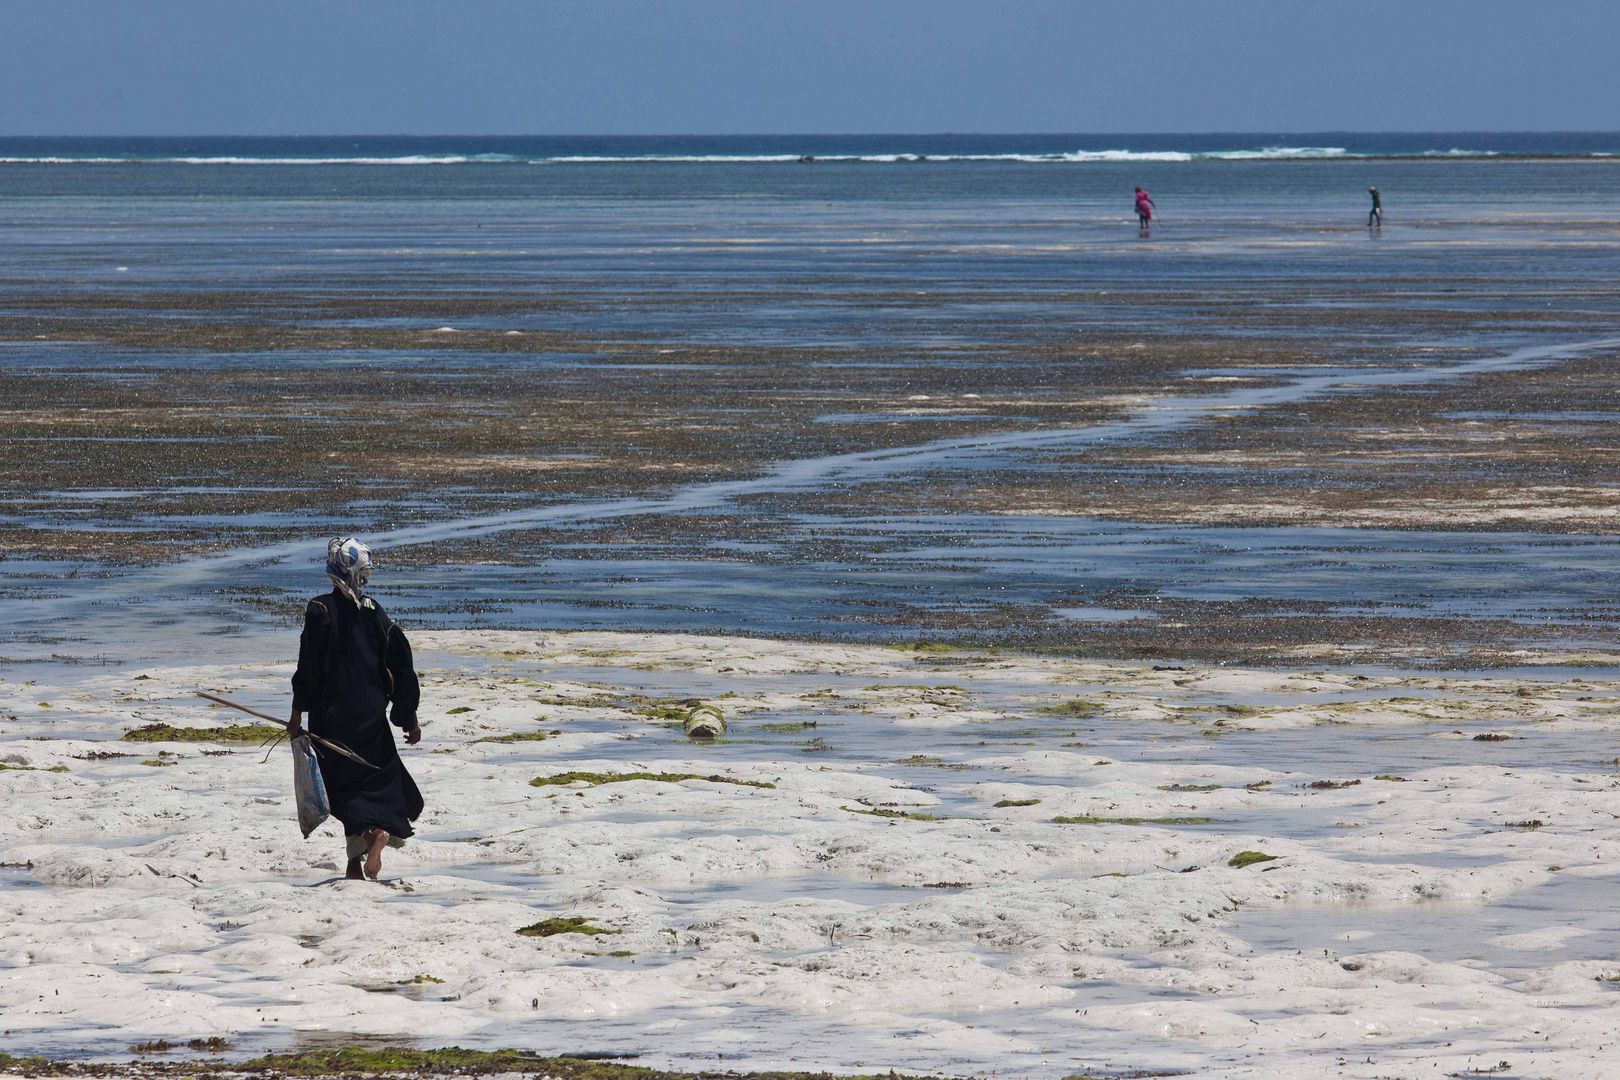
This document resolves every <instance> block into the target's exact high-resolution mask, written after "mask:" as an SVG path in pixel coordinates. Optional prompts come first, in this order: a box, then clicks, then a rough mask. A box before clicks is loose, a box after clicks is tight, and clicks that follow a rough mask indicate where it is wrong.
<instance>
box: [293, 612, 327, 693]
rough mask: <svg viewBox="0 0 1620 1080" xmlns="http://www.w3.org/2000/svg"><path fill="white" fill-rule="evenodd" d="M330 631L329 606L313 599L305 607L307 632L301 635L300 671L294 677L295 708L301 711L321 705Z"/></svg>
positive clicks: (299, 639)
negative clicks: (325, 657)
mask: <svg viewBox="0 0 1620 1080" xmlns="http://www.w3.org/2000/svg"><path fill="white" fill-rule="evenodd" d="M330 630H331V623H330V622H329V621H328V616H327V612H326V606H325V605H324V604H322V603H321V602H320V601H319V600H311V601H310V602H309V607H308V608H306V609H305V610H304V632H303V633H302V634H300V635H299V637H298V670H297V671H295V672H293V677H292V690H293V699H292V707H293V708H295V709H297V710H298V711H299V712H310V711H311V710H313V709H314V707H315V706H316V705H318V704H320V701H321V689H322V686H321V684H322V681H323V679H324V675H325V670H324V669H325V666H326V665H325V664H324V663H322V658H323V657H324V656H325V654H326V635H327V634H328V633H329V632H330Z"/></svg>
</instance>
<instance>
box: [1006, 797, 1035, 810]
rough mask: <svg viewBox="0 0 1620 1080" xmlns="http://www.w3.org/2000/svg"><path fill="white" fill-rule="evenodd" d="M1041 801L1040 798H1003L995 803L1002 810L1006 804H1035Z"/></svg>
mask: <svg viewBox="0 0 1620 1080" xmlns="http://www.w3.org/2000/svg"><path fill="white" fill-rule="evenodd" d="M1040 801H1041V800H1039V799H1002V800H1001V801H1000V802H998V803H996V804H995V808H996V809H997V810H1000V809H1001V808H1002V807H1004V806H1034V805H1035V804H1036V803H1038V802H1040Z"/></svg>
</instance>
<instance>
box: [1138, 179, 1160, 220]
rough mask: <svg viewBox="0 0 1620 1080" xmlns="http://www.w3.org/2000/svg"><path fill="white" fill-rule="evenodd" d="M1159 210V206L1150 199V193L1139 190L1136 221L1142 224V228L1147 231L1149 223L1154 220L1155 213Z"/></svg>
mask: <svg viewBox="0 0 1620 1080" xmlns="http://www.w3.org/2000/svg"><path fill="white" fill-rule="evenodd" d="M1157 209H1158V206H1157V205H1156V204H1155V203H1154V201H1153V200H1152V199H1151V198H1149V197H1148V193H1147V192H1145V191H1143V190H1142V189H1141V188H1137V189H1136V220H1137V221H1138V222H1140V223H1141V226H1142V228H1144V229H1145V228H1147V227H1148V222H1150V221H1152V220H1153V211H1155V210H1157Z"/></svg>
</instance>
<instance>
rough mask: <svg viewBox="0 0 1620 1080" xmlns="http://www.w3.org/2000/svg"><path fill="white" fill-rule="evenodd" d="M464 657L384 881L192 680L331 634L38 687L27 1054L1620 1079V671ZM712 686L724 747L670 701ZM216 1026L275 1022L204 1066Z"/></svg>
mask: <svg viewBox="0 0 1620 1080" xmlns="http://www.w3.org/2000/svg"><path fill="white" fill-rule="evenodd" d="M418 648H419V656H420V657H421V661H420V662H421V666H422V670H423V676H424V700H425V702H427V704H426V707H425V709H424V712H423V717H424V726H425V728H426V730H427V738H426V739H425V740H424V741H423V743H422V744H421V745H420V746H418V747H414V748H410V749H408V750H406V751H405V752H406V757H407V762H408V765H409V767H410V769H411V770H412V772H413V773H414V774H415V775H416V777H417V778H418V780H419V782H420V783H421V784H422V786H423V788H424V790H426V791H429V792H432V798H431V799H430V802H429V809H428V811H427V813H426V814H425V815H424V816H423V818H422V820H421V821H420V822H419V823H418V830H419V831H418V835H417V836H416V837H415V838H413V839H412V840H411V841H410V842H409V843H408V844H407V846H406V847H405V848H404V849H403V850H401V851H391V852H389V854H388V856H387V859H386V861H385V872H384V874H383V880H382V881H381V882H380V883H371V882H349V881H344V880H342V879H341V877H340V876H339V875H338V872H337V868H338V866H339V861H340V856H341V852H342V838H341V835H340V830H338V829H337V828H336V826H335V824H333V823H329V824H327V825H326V826H323V827H322V828H321V829H320V830H319V831H318V832H317V833H316V834H315V835H314V836H312V837H311V838H310V839H309V840H307V841H305V840H300V839H299V838H298V832H297V829H296V827H295V825H294V823H293V809H292V800H291V775H290V772H291V771H290V770H288V769H287V768H286V767H285V765H286V763H285V760H284V759H283V758H282V757H281V756H279V755H274V756H272V758H271V760H270V761H269V762H268V763H267V762H266V761H265V760H264V755H263V754H262V753H260V752H259V751H258V750H256V749H254V748H252V747H243V746H242V745H241V744H240V742H237V741H233V740H234V736H233V734H232V731H231V729H230V728H229V727H228V726H227V725H228V724H229V723H230V716H229V715H228V712H229V710H224V709H221V708H218V707H212V706H210V705H209V704H208V703H206V702H199V701H198V700H197V699H196V698H195V697H193V696H192V693H191V691H192V690H193V689H195V688H198V687H201V688H206V689H208V690H210V691H211V692H217V693H221V694H224V695H227V696H230V697H232V698H235V699H238V700H242V701H244V703H249V704H266V703H269V702H271V701H274V700H275V699H277V698H279V697H280V696H281V694H282V693H283V685H284V681H285V679H286V678H287V677H288V676H289V674H290V672H291V667H292V664H291V658H290V656H288V657H286V658H281V659H277V658H273V657H272V658H261V659H260V660H258V661H251V662H239V663H231V664H203V665H198V664H181V663H164V664H156V665H149V666H141V667H118V668H114V667H108V668H99V667H97V668H83V667H77V666H71V665H69V666H61V667H58V669H57V671H56V672H55V673H54V674H51V675H46V673H45V672H44V671H43V670H42V669H37V670H36V671H35V672H34V674H35V675H36V676H37V677H35V678H33V679H32V680H30V681H28V682H25V683H18V682H17V681H15V680H13V679H11V678H5V679H4V681H0V738H4V740H5V748H6V750H7V754H6V757H5V761H6V770H5V771H4V772H0V788H3V789H4V798H5V802H6V805H7V807H8V809H9V810H10V811H11V813H9V814H8V815H7V817H6V820H5V821H4V822H3V823H0V863H3V864H4V865H5V867H6V869H5V870H4V871H3V877H0V906H3V907H4V909H5V911H6V914H7V918H6V920H5V926H4V929H3V930H0V962H3V963H4V965H5V966H4V968H3V969H0V1003H3V1007H4V1009H5V1014H6V1024H7V1029H8V1030H7V1034H6V1038H7V1043H8V1046H10V1047H12V1048H13V1051H12V1052H14V1053H33V1054H43V1055H46V1056H48V1057H53V1058H60V1057H62V1056H63V1055H64V1054H66V1055H70V1056H72V1055H76V1056H78V1057H80V1058H81V1059H82V1058H84V1057H85V1056H88V1057H89V1058H90V1059H94V1060H101V1061H108V1062H117V1061H121V1060H126V1057H127V1048H128V1047H132V1046H135V1045H137V1044H146V1045H151V1044H157V1043H167V1044H168V1045H169V1046H170V1047H171V1048H172V1049H171V1050H170V1051H169V1052H168V1053H167V1054H166V1055H161V1057H162V1059H163V1060H171V1059H173V1060H177V1061H178V1062H180V1063H183V1062H185V1061H190V1060H199V1061H200V1060H205V1059H222V1060H223V1061H225V1062H226V1063H227V1065H228V1064H229V1063H230V1062H231V1061H243V1062H245V1061H249V1060H250V1059H254V1058H257V1057H260V1056H261V1055H262V1054H264V1053H265V1052H266V1051H288V1050H289V1049H308V1050H310V1051H315V1050H319V1049H320V1048H321V1047H323V1046H324V1047H328V1048H335V1047H340V1046H346V1045H365V1046H371V1047H379V1048H388V1047H395V1048H400V1049H407V1050H408V1049H411V1048H416V1047H423V1046H450V1045H454V1046H460V1047H465V1048H469V1049H476V1050H501V1049H505V1048H508V1047H512V1046H523V1047H527V1048H531V1049H532V1050H533V1052H534V1053H537V1054H540V1055H542V1056H545V1055H551V1056H556V1055H557V1054H562V1053H579V1052H589V1053H592V1054H601V1055H636V1056H635V1057H634V1058H629V1057H625V1058H624V1060H625V1061H626V1062H627V1063H630V1064H635V1065H637V1066H645V1067H652V1068H657V1069H665V1070H671V1071H676V1072H682V1073H693V1072H713V1071H715V1070H723V1069H735V1070H779V1071H794V1070H810V1071H817V1070H823V1069H831V1070H834V1071H837V1072H861V1071H871V1070H874V1069H882V1070H887V1069H889V1068H891V1067H892V1068H897V1069H901V1070H910V1071H920V1072H936V1071H937V1072H942V1073H945V1074H947V1075H969V1074H978V1073H980V1072H989V1071H991V1070H999V1071H1005V1070H1008V1069H1009V1068H1010V1069H1012V1070H1015V1071H1017V1072H1018V1073H1019V1074H1021V1075H1031V1076H1053V1077H1058V1076H1067V1075H1075V1074H1079V1075H1099V1076H1108V1075H1121V1074H1125V1073H1128V1072H1129V1071H1130V1070H1149V1071H1150V1072H1151V1071H1152V1070H1157V1071H1160V1072H1161V1073H1164V1072H1166V1071H1168V1072H1170V1073H1175V1072H1177V1071H1182V1070H1192V1071H1196V1072H1199V1073H1200V1074H1205V1075H1232V1076H1278V1077H1285V1076H1286V1077H1294V1076H1299V1075H1314V1073H1313V1072H1311V1071H1310V1070H1313V1069H1314V1070H1316V1071H1318V1072H1321V1071H1324V1070H1327V1069H1328V1068H1329V1067H1330V1066H1331V1067H1332V1069H1333V1070H1337V1069H1340V1068H1342V1069H1344V1075H1351V1076H1363V1075H1364V1076H1368V1077H1373V1076H1383V1075H1389V1074H1390V1070H1391V1069H1394V1070H1396V1071H1397V1072H1398V1071H1401V1070H1406V1069H1422V1070H1424V1071H1426V1070H1428V1069H1429V1068H1431V1067H1434V1066H1439V1067H1440V1068H1441V1069H1443V1070H1444V1071H1445V1072H1447V1073H1453V1072H1456V1073H1466V1071H1467V1070H1468V1069H1469V1068H1474V1067H1479V1066H1482V1065H1484V1066H1490V1067H1494V1066H1495V1065H1496V1064H1497V1062H1498V1061H1500V1060H1503V1059H1509V1060H1513V1061H1515V1062H1530V1063H1533V1069H1532V1070H1531V1072H1532V1074H1534V1075H1557V1076H1560V1077H1579V1076H1590V1077H1598V1076H1601V1075H1603V1070H1604V1068H1606V1066H1605V1065H1604V1064H1603V1063H1604V1062H1606V1061H1608V1060H1610V1057H1611V1051H1612V1047H1613V1042H1612V1040H1615V1039H1617V1038H1620V1029H1617V1028H1616V1026H1615V1019H1614V1017H1615V1010H1614V1009H1613V1007H1612V1006H1613V996H1614V994H1615V992H1616V991H1615V987H1616V986H1617V985H1620V964H1617V962H1616V959H1615V957H1616V949H1617V947H1620V924H1617V923H1616V921H1615V917H1614V910H1613V905H1611V904H1608V903H1606V902H1602V901H1601V899H1600V898H1601V897H1602V896H1604V895H1606V894H1607V893H1609V892H1610V891H1612V889H1613V888H1614V887H1615V884H1616V877H1617V875H1620V869H1617V868H1620V824H1617V820H1620V819H1617V816H1616V815H1615V814H1614V813H1612V811H1613V809H1614V807H1613V802H1614V798H1615V792H1616V790H1617V789H1620V771H1617V763H1616V761H1615V759H1613V758H1612V757H1608V756H1607V755H1609V754H1612V753H1614V747H1615V743H1616V734H1617V731H1620V681H1617V680H1620V676H1617V675H1616V670H1617V669H1620V665H1615V660H1616V659H1617V658H1609V661H1608V662H1609V663H1610V664H1611V665H1615V666H1609V667H1606V668H1604V669H1603V670H1601V671H1594V670H1583V669H1573V670H1572V669H1561V670H1559V669H1543V670H1542V671H1541V672H1540V673H1539V674H1536V675H1533V676H1531V675H1525V676H1520V677H1506V676H1502V675H1495V676H1486V675H1462V674H1453V675H1438V674H1410V673H1407V674H1402V673H1394V672H1385V673H1374V674H1367V673H1358V674H1349V673H1344V672H1335V671H1329V670H1312V671H1294V672H1277V671H1267V670H1257V669H1236V668H1233V667H1212V666H1203V665H1176V666H1173V667H1167V666H1165V665H1159V666H1158V667H1155V666H1153V665H1148V664H1139V663H1129V662H1123V661H1108V660H1081V659H1067V658H1055V657H1038V656H1031V655H1023V654H1012V653H979V652H966V653H953V654H949V659H951V660H952V661H954V662H953V663H952V664H951V665H950V666H949V667H948V669H943V670H942V669H941V667H940V666H939V664H938V663H937V661H938V660H939V659H942V658H945V654H940V653H916V652H910V651H901V650H898V649H893V648H883V647H877V646H852V645H832V644H809V643H793V642H783V641H759V640H746V639H735V638H719V637H693V636H680V635H667V634H659V635H631V634H608V633H583V632H582V633H569V634H548V635H546V636H545V637H544V638H543V639H537V638H536V636H535V635H534V634H532V633H524V632H515V631H442V632H425V633H422V634H420V635H419V639H418ZM694 703H696V704H707V705H709V706H712V707H713V708H716V709H719V710H721V711H723V713H724V715H725V717H726V720H727V726H728V731H727V735H726V736H725V737H724V738H723V739H719V740H712V741H694V740H689V739H687V738H686V737H685V736H684V735H683V733H682V731H681V727H680V724H679V722H678V721H673V722H672V721H671V720H670V719H668V717H669V715H670V714H671V712H672V711H676V710H679V709H681V708H687V709H690V708H692V707H693V706H694ZM152 724H169V725H170V726H171V727H172V728H174V729H176V730H187V729H194V728H197V727H204V728H206V727H208V726H211V725H213V726H218V727H220V728H221V730H222V734H223V735H224V736H225V738H223V739H222V741H220V742H219V743H217V744H212V745H211V744H209V743H207V742H205V741H196V740H195V739H193V738H191V737H190V736H189V735H188V738H187V739H186V741H180V742H173V743H170V744H155V743H151V742H149V741H145V740H146V736H145V735H143V734H141V732H142V731H143V729H147V728H148V727H149V725H152ZM131 732H133V733H136V734H137V735H139V736H140V740H141V741H134V742H132V741H130V740H129V739H128V738H127V737H126V736H127V734H128V733H131ZM534 734H540V735H544V736H545V737H544V738H539V739H527V738H522V736H526V735H534ZM620 777H622V779H620ZM1532 1029H1533V1030H1534V1031H1535V1032H1536V1034H1537V1035H1538V1036H1539V1037H1538V1038H1537V1039H1536V1040H1535V1043H1534V1045H1527V1042H1526V1033H1527V1032H1529V1031H1530V1030H1532ZM209 1038H216V1039H225V1040H227V1041H228V1042H229V1043H230V1044H231V1048H230V1050H229V1051H228V1052H225V1053H223V1054H222V1053H218V1052H212V1053H209V1052H193V1051H189V1050H187V1049H186V1045H187V1044H188V1043H189V1042H190V1041H191V1040H206V1039H209ZM146 1057H147V1058H152V1059H154V1060H156V1059H157V1058H154V1055H152V1054H151V1053H148V1054H147V1055H146ZM1341 1062H1343V1063H1344V1064H1342V1065H1341V1064H1340V1063H1341ZM1356 1062H1363V1063H1364V1064H1361V1065H1359V1066H1358V1065H1356V1064H1355V1063H1356ZM1365 1062H1371V1063H1372V1064H1365ZM175 1067H176V1068H180V1067H181V1065H180V1064H176V1066H175ZM522 1071H525V1072H527V1071H529V1070H522Z"/></svg>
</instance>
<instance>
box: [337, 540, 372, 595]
mask: <svg viewBox="0 0 1620 1080" xmlns="http://www.w3.org/2000/svg"><path fill="white" fill-rule="evenodd" d="M326 576H327V577H329V578H331V579H332V584H333V585H336V586H337V587H338V591H339V592H341V593H343V595H344V596H347V597H348V598H349V599H350V600H353V601H354V604H355V606H356V607H359V606H360V594H361V593H362V592H363V591H365V587H366V578H368V577H370V576H371V549H370V548H368V547H366V545H364V544H362V543H361V542H360V541H358V540H356V539H355V538H354V537H352V536H334V537H333V538H332V539H331V541H330V542H329V543H328V544H327V545H326Z"/></svg>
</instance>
